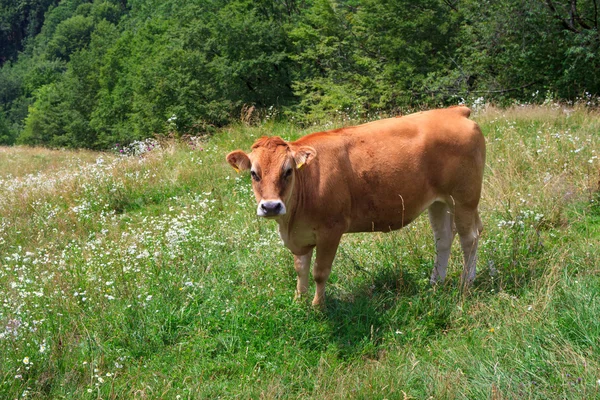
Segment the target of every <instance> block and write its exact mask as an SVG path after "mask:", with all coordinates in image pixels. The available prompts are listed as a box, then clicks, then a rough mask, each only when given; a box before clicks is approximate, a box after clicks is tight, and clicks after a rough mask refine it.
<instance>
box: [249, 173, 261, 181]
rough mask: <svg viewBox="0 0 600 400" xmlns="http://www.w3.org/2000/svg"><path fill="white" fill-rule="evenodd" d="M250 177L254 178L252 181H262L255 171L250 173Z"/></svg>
mask: <svg viewBox="0 0 600 400" xmlns="http://www.w3.org/2000/svg"><path fill="white" fill-rule="evenodd" d="M250 175H251V176H252V179H254V180H255V181H256V182H259V181H260V177H259V176H258V174H257V173H256V172H254V171H250Z"/></svg>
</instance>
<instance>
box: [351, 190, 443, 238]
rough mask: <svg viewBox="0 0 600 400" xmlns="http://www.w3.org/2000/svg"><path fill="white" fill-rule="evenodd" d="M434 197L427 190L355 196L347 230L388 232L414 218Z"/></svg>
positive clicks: (408, 222)
mask: <svg viewBox="0 0 600 400" xmlns="http://www.w3.org/2000/svg"><path fill="white" fill-rule="evenodd" d="M434 201H435V196H434V195H433V193H432V192H431V191H429V190H424V191H423V192H413V193H405V196H389V193H388V195H384V194H381V195H380V196H379V197H378V196H377V195H376V194H375V195H373V196H364V197H363V198H361V199H358V200H355V202H354V204H353V211H352V216H351V218H350V221H349V222H350V223H349V228H348V231H347V232H389V231H393V230H396V229H400V228H402V227H403V226H406V225H408V224H410V223H411V222H412V221H414V220H415V219H416V218H417V217H418V216H419V215H420V214H421V213H422V212H423V211H424V210H425V209H427V207H429V206H430V205H431V204H432V203H433V202H434Z"/></svg>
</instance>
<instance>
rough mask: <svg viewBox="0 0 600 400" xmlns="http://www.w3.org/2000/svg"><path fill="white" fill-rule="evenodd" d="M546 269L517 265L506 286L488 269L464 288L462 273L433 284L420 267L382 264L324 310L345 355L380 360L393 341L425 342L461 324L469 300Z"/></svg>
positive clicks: (514, 287) (511, 287)
mask: <svg viewBox="0 0 600 400" xmlns="http://www.w3.org/2000/svg"><path fill="white" fill-rule="evenodd" d="M523 262H526V260H523ZM538 264H540V263H538ZM542 270H543V268H542V266H541V265H537V266H532V268H523V267H522V268H520V269H513V270H512V271H511V272H512V274H516V275H517V276H513V277H510V278H508V277H505V278H504V279H503V281H502V285H503V287H502V288H500V287H499V285H498V283H499V281H498V280H497V279H492V278H491V277H490V275H489V271H486V270H484V271H480V272H479V273H480V277H479V278H478V279H477V280H476V282H475V285H474V286H473V287H471V288H469V289H468V290H467V291H462V290H461V289H460V287H459V276H458V274H456V275H452V276H450V277H449V278H448V279H447V280H446V282H445V283H443V284H439V285H437V286H435V287H433V286H430V285H429V283H428V282H427V283H426V282H425V281H424V280H423V277H422V275H420V274H418V273H417V272H422V271H421V270H419V271H417V272H413V271H409V270H407V269H405V268H404V267H400V266H398V267H387V268H382V269H381V270H378V271H376V272H374V274H373V275H371V277H370V278H369V279H366V280H365V282H364V283H362V284H360V285H358V286H357V287H355V289H354V290H352V291H351V293H350V294H344V295H340V296H335V295H333V296H330V297H328V299H327V305H326V307H325V308H324V310H323V313H324V316H325V318H327V321H328V323H329V325H330V327H331V339H330V341H331V343H332V344H333V345H334V346H336V349H337V353H338V355H339V356H340V357H341V358H342V359H354V358H371V359H378V358H379V357H380V356H381V353H382V350H384V349H389V348H390V346H394V345H396V346H405V345H416V346H425V345H426V344H427V343H428V342H430V341H431V340H435V339H436V338H439V337H440V335H445V334H446V333H447V332H448V331H449V330H451V329H453V328H460V326H461V325H462V324H464V316H465V314H464V312H465V311H467V310H468V308H469V307H470V304H474V303H478V302H481V301H483V302H486V298H489V297H492V296H496V295H497V294H498V293H499V292H501V291H503V290H504V291H508V292H509V293H511V292H513V291H514V292H520V291H523V290H527V288H530V287H531V284H532V281H533V280H536V279H539V278H540V276H541V273H542V272H541V271H542ZM463 310H464V311H463Z"/></svg>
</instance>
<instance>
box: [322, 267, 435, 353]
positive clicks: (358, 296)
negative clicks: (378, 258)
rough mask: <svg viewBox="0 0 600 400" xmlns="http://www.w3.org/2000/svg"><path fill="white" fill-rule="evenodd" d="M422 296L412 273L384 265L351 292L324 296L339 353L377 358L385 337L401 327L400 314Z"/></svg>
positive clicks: (401, 317) (333, 337) (327, 316)
mask: <svg viewBox="0 0 600 400" xmlns="http://www.w3.org/2000/svg"><path fill="white" fill-rule="evenodd" d="M423 295H424V294H423V292H422V285H420V284H419V283H418V279H417V277H416V276H415V274H414V273H410V272H408V271H406V270H405V269H402V268H394V269H393V268H385V269H381V270H379V271H376V272H375V273H374V274H373V275H371V277H370V279H367V280H366V281H365V282H364V283H362V284H361V285H360V286H358V287H357V288H356V289H355V290H353V291H352V293H351V294H347V295H344V296H330V297H328V299H327V305H326V306H325V308H324V309H323V313H324V315H325V317H326V318H327V320H328V322H329V324H330V326H331V340H332V342H334V345H335V346H337V349H338V354H339V356H340V357H342V358H343V359H351V358H355V357H367V358H378V356H379V351H380V349H381V345H382V344H383V342H384V341H385V338H386V337H387V336H390V333H391V334H392V335H393V334H394V332H396V330H400V329H402V326H404V322H403V321H402V320H403V319H404V317H403V315H404V314H405V313H408V312H410V310H409V309H410V308H411V307H412V306H413V305H414V304H415V303H419V302H420V299H421V298H422V296H423Z"/></svg>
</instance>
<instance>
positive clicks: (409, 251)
mask: <svg viewBox="0 0 600 400" xmlns="http://www.w3.org/2000/svg"><path fill="white" fill-rule="evenodd" d="M474 119H475V120H476V121H477V122H479V123H480V125H481V127H482V130H483V132H484V135H485V137H486V139H487V166H486V173H485V182H484V192H483V197H482V202H481V206H480V210H481V216H482V220H483V223H484V225H485V228H484V233H483V237H482V240H481V242H480V243H481V244H480V256H479V263H478V277H477V279H476V281H475V285H474V287H473V288H472V289H471V290H470V291H469V292H468V293H461V292H460V291H459V290H458V282H459V275H460V271H461V269H462V267H461V255H460V252H459V245H458V240H457V241H456V242H455V246H454V248H453V255H452V260H451V264H450V266H449V277H448V280H447V282H446V283H445V284H444V285H440V286H438V287H431V286H430V285H429V283H428V277H429V273H430V271H431V268H432V266H433V258H434V251H435V250H434V243H433V238H432V234H431V231H430V228H429V225H428V220H427V217H426V215H424V216H422V217H421V218H419V219H418V220H417V221H415V222H414V223H413V224H412V225H411V226H409V227H408V228H405V229H403V230H401V231H398V232H394V233H389V234H378V233H376V234H354V235H346V236H345V237H344V239H343V241H342V244H341V247H340V250H339V251H338V254H337V257H336V260H335V262H334V266H333V272H332V276H331V278H330V282H329V284H328V286H327V294H328V303H327V306H326V307H325V308H323V309H313V308H312V307H311V306H310V305H309V304H308V303H298V302H294V301H293V294H294V288H295V272H294V270H293V262H292V256H291V254H290V253H289V251H288V250H287V249H286V248H284V247H283V246H282V245H281V242H280V240H279V238H278V235H277V233H276V227H275V223H274V222H273V221H265V220H259V219H258V217H256V216H255V200H254V198H253V195H252V191H251V187H250V177H249V175H248V174H239V175H238V174H236V173H235V172H234V171H233V169H231V168H230V167H229V166H228V165H227V163H226V162H225V155H226V154H227V152H229V151H231V150H234V149H236V148H242V149H245V150H249V147H250V145H251V144H252V142H253V141H254V140H255V139H256V138H257V137H259V136H262V135H280V136H282V137H284V138H286V139H294V138H297V137H299V136H301V135H303V134H306V133H309V132H311V131H314V130H320V129H326V128H329V127H322V126H321V127H314V128H312V129H306V130H304V131H300V130H299V129H298V128H296V127H294V126H293V125H291V124H285V123H276V122H265V123H263V124H261V125H259V126H245V125H239V126H235V127H231V128H228V129H224V130H222V131H220V132H219V133H217V134H216V135H214V136H212V137H210V138H205V139H201V140H200V141H195V142H194V143H183V142H182V143H162V144H160V145H158V146H156V147H154V148H152V147H146V146H144V147H143V148H140V149H137V150H136V151H132V150H131V149H127V151H125V152H124V154H131V153H135V154H134V155H122V154H120V153H119V152H118V151H116V152H110V153H94V152H85V151H80V152H74V151H61V150H45V149H37V148H25V147H14V148H3V147H0V398H2V399H17V398H19V399H21V398H52V399H59V398H66V399H75V398H82V399H100V398H101V399H116V398H127V399H129V398H136V399H197V398H210V399H213V398H244V399H248V398H265V399H273V398H325V399H347V398H359V399H427V398H432V399H486V398H488V399H517V398H518V399H591V398H600V264H599V262H598V260H599V257H600V256H599V255H600V205H599V203H598V202H599V201H600V195H599V187H598V185H599V179H600V160H599V159H598V157H599V156H600V114H598V112H596V111H588V110H585V109H580V108H572V107H571V108H569V107H563V106H544V107H541V106H538V107H528V106H526V107H515V108H510V109H505V110H502V109H495V108H487V109H486V110H482V111H479V112H478V113H475V115H474ZM147 146H152V145H150V144H148V145H147ZM310 290H312V291H314V284H312V286H311V289H310ZM310 297H311V296H310V295H309V296H308V298H310Z"/></svg>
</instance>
